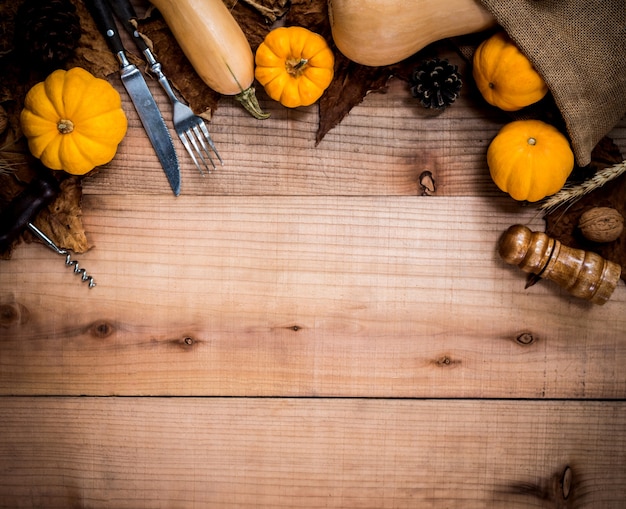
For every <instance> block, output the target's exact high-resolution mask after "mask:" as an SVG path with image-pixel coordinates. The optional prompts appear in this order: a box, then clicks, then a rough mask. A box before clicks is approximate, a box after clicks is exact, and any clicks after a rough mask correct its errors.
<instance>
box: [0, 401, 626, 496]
mask: <svg viewBox="0 0 626 509" xmlns="http://www.w3.org/2000/svg"><path fill="white" fill-rule="evenodd" d="M624 419H626V405H625V404H624V402H584V403H583V402H576V401H545V402H537V401H535V402H532V401H472V400H467V401H463V400H456V401H450V400H386V401H385V400H359V399H356V400H355V399H349V400H346V399H330V400H327V399H272V398H269V399H256V398H252V399H250V398H234V399H233V398H226V399H223V398H208V399H206V398H201V399H196V398H184V399H180V398H175V399H159V398H157V399H153V398H148V399H146V398H124V399H117V398H114V399H111V398H103V399H102V398H101V399H92V398H34V399H33V398H10V399H5V400H4V404H3V405H2V407H0V422H2V428H3V432H2V434H0V457H1V458H3V459H2V461H1V462H0V507H3V508H7V509H9V508H10V509H16V508H21V507H46V508H47V509H55V508H59V509H60V508H63V509H65V508H67V507H81V508H83V507H85V508H86V507H89V508H94V509H95V508H110V507H114V508H117V509H123V508H129V509H139V508H144V507H145V508H154V507H172V508H177V507H189V508H206V507H256V508H268V509H269V508H271V509H276V508H283V507H284V508H293V507H303V508H320V507H329V508H372V509H374V508H375V509H380V508H415V507H420V508H441V507H450V508H461V507H462V508H468V509H472V508H483V507H503V508H504V507H506V508H519V509H522V508H524V509H527V508H547V507H551V508H552V507H558V508H570V507H571V508H574V507H602V508H605V509H610V508H621V507H623V501H624V498H625V497H626V488H625V487H626V473H625V470H624V469H623V468H621V466H620V465H624V463H625V462H626V453H625V451H626V443H625V442H624V434H623V433H622V432H621V430H622V428H623V422H624Z"/></svg>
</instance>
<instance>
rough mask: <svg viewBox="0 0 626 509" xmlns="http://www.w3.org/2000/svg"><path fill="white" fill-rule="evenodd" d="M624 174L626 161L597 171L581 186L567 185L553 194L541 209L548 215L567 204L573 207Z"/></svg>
mask: <svg viewBox="0 0 626 509" xmlns="http://www.w3.org/2000/svg"><path fill="white" fill-rule="evenodd" d="M624 172H626V160H624V161H622V162H621V163H617V164H614V165H613V166H609V167H608V168H604V169H602V170H599V171H597V172H596V174H595V175H594V176H593V177H591V178H590V179H587V180H585V181H584V182H581V183H580V184H575V185H566V186H565V187H563V189H561V190H560V191H559V192H558V193H556V194H553V195H552V196H550V197H549V198H547V199H546V200H544V201H543V202H542V203H541V205H540V206H539V208H540V209H541V210H543V211H544V212H545V213H546V214H550V213H551V212H554V211H555V210H556V209H558V208H559V207H561V206H563V205H565V204H567V205H568V206H571V205H573V204H574V203H575V202H577V201H578V200H580V199H581V198H582V197H583V196H585V195H586V194H588V193H590V192H591V191H594V190H596V189H599V188H600V187H602V186H603V185H604V184H606V183H607V182H610V181H611V180H614V179H616V178H617V177H619V176H620V175H622V174H623V173H624Z"/></svg>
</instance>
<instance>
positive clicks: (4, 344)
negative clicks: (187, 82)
mask: <svg viewBox="0 0 626 509" xmlns="http://www.w3.org/2000/svg"><path fill="white" fill-rule="evenodd" d="M462 72H466V70H462ZM466 75H468V76H469V74H467V72H466ZM111 81H112V83H114V85H115V86H118V87H119V86H120V84H119V82H118V80H117V78H115V77H112V78H111ZM150 86H151V88H152V90H153V92H154V95H155V97H156V99H157V101H158V102H159V104H161V105H162V106H163V110H164V111H169V105H168V104H167V100H166V99H165V97H164V96H163V94H162V92H161V91H160V89H159V88H158V86H157V85H156V84H155V83H150ZM404 87H405V85H404V84H403V83H402V82H400V81H398V80H393V81H392V82H391V83H390V86H389V89H388V90H387V91H386V93H377V94H370V95H368V96H367V97H366V98H365V100H364V101H363V103H362V104H360V105H359V106H357V107H356V108H354V109H353V110H352V111H351V113H350V114H349V115H348V117H346V118H345V119H344V120H343V121H342V122H341V124H340V125H339V126H337V127H336V128H334V129H333V130H332V131H330V132H329V133H328V134H327V135H326V137H325V138H324V140H323V141H322V142H321V143H320V144H319V145H318V146H315V144H314V140H315V132H316V129H317V123H318V117H317V110H316V107H310V108H301V109H298V110H287V109H284V108H281V107H280V106H278V105H277V104H276V103H272V102H271V101H269V100H268V99H267V97H266V96H264V94H263V92H262V91H259V98H260V100H261V102H262V106H263V107H264V109H266V110H268V111H270V113H271V114H272V116H271V118H270V119H269V120H267V121H256V120H254V119H252V118H251V117H250V116H249V115H248V114H247V113H245V112H244V111H243V110H242V109H241V108H240V107H239V106H238V105H237V104H235V103H234V102H231V101H230V100H229V99H224V100H223V101H221V102H220V107H219V108H218V110H217V111H216V112H215V114H214V116H213V119H212V121H211V124H210V130H211V132H212V134H213V138H214V139H215V142H216V144H217V146H218V149H219V151H220V153H221V155H222V156H223V158H224V160H225V165H224V167H220V168H218V169H217V170H216V171H215V172H213V173H212V174H211V175H210V176H207V177H204V178H203V177H201V176H200V175H199V173H198V172H197V170H196V169H195V167H193V165H192V163H191V162H190V160H189V158H187V157H186V156H185V153H184V151H183V149H182V146H181V145H180V142H179V141H178V139H177V138H176V136H175V133H174V132H173V131H172V136H173V138H174V142H175V144H176V146H177V148H178V149H179V153H180V159H181V163H182V181H183V184H182V195H181V196H180V197H178V198H174V196H173V195H172V193H171V191H170V188H169V185H168V183H167V180H166V178H165V176H164V174H163V171H162V169H161V168H160V166H159V165H158V162H157V160H156V157H155V156H154V153H153V151H152V148H151V146H150V144H149V142H148V140H147V138H146V137H145V134H144V132H143V130H142V128H141V125H140V123H139V120H138V118H137V115H136V113H135V112H134V110H133V108H132V106H131V105H130V102H129V101H128V100H127V98H126V96H125V94H124V93H123V91H122V90H121V89H120V91H122V97H123V98H124V107H125V109H126V111H127V115H128V118H129V131H128V135H127V137H126V138H125V139H124V141H123V143H122V145H121V146H120V150H119V152H118V155H117V157H116V158H115V159H114V160H113V161H112V162H111V163H110V164H109V165H107V166H106V167H103V168H101V169H100V170H99V171H97V172H94V173H93V174H90V175H89V176H88V177H86V178H85V180H84V182H83V183H84V187H83V190H84V197H83V203H82V207H83V212H84V216H83V221H84V224H85V228H86V231H87V235H88V237H89V239H90V240H91V242H92V243H93V244H94V248H93V249H92V250H91V251H89V252H87V253H85V254H84V255H81V256H77V259H78V260H79V262H80V264H81V266H84V267H85V268H86V269H87V270H88V271H89V273H91V274H93V276H94V277H95V278H96V281H97V286H96V287H95V288H94V289H92V290H89V289H88V288H87V287H86V286H85V285H84V284H82V283H80V281H78V278H77V277H76V276H75V275H73V274H71V270H70V269H68V268H66V267H65V266H64V260H63V258H61V257H59V256H57V255H55V254H54V253H53V252H52V251H49V250H47V249H46V248H45V247H43V246H41V245H39V244H25V245H21V246H19V248H18V249H17V250H16V251H15V253H14V256H13V259H12V260H11V261H2V262H0V507H3V508H4V507H6V508H11V509H14V508H21V507H24V508H31V507H41V508H46V509H55V508H64V509H65V508H68V507H73V508H85V509H87V508H111V509H118V508H125V507H128V508H133V509H135V508H142V507H146V508H150V509H152V508H158V507H163V508H176V509H179V508H180V509H187V508H195V507H198V508H206V507H210V508H212V509H213V508H222V507H224V508H228V507H256V508H280V507H285V508H287V507H288V508H292V507H305V508H306V507H311V508H312V507H337V508H338V507H342V508H376V509H381V508H403V507H407V508H409V507H410V508H416V507H418V508H420V509H421V508H431V507H432V508H437V509H439V508H463V509H472V508H483V507H489V508H492V507H496V508H499V507H502V508H507V509H509V508H520V509H521V508H529V507H530V508H532V507H537V508H547V507H551V508H569V507H571V508H574V507H576V508H583V507H584V508H593V509H595V508H603V509H604V508H609V509H610V508H614V507H615V508H621V507H623V501H624V500H625V499H626V490H625V488H624V487H625V486H626V478H625V477H626V474H625V470H624V468H623V465H624V464H625V463H626V444H625V435H624V433H623V430H622V428H623V422H624V420H625V419H626V404H625V401H626V372H625V370H624V369H623V366H624V364H625V362H626V317H625V315H624V313H623V310H624V306H625V304H626V288H625V287H624V285H623V284H620V285H619V286H618V287H617V289H616V290H615V293H614V294H613V296H612V298H611V300H610V301H609V302H608V303H607V304H605V305H604V306H595V305H593V304H589V303H587V302H583V301H580V300H577V299H575V298H573V297H571V296H569V295H568V294H567V293H566V292H565V291H563V290H561V289H559V288H558V287H556V286H554V285H551V284H550V283H549V282H545V281H544V282H541V283H539V284H537V285H535V286H533V287H531V288H529V289H527V290H524V283H525V274H523V273H522V272H521V271H520V270H518V269H517V268H515V267H511V266H508V265H506V264H505V263H504V262H503V261H501V260H500V259H499V257H498V255H497V253H496V242H497V239H498V237H499V235H500V234H501V233H502V232H503V231H504V230H505V229H506V228H508V227H509V226H510V225H511V224H515V223H521V224H525V225H528V226H530V227H531V228H533V229H536V230H543V221H542V219H541V215H540V214H539V213H538V212H537V210H536V209H535V208H534V207H525V206H521V205H519V204H517V203H515V202H513V201H512V200H510V199H509V198H508V197H506V196H505V195H503V193H501V192H500V191H498V190H497V189H496V188H495V186H494V184H493V183H492V182H491V179H490V177H489V174H488V170H487V168H486V164H485V153H486V149H487V146H488V144H489V141H490V140H491V138H492V137H493V136H494V135H495V133H496V132H497V131H498V130H499V128H500V127H501V126H502V125H503V124H504V123H505V122H507V121H508V118H507V117H506V116H505V115H504V114H502V113H499V112H497V111H496V110H495V109H492V108H486V107H485V106H484V104H483V103H482V102H481V101H480V100H478V98H477V97H476V95H475V93H472V91H471V87H470V86H469V85H466V86H465V87H464V89H463V92H462V95H461V98H460V99H459V100H458V101H457V102H456V103H455V104H454V106H453V107H451V108H448V109H447V110H446V111H445V112H443V113H441V114H439V115H434V114H433V113H432V112H429V111H426V110H423V109H421V108H419V107H416V105H415V104H414V103H413V102H412V100H411V98H410V96H409V94H408V93H407V90H406V89H405V88H404ZM610 137H611V138H612V139H613V140H614V141H615V142H616V144H617V145H618V146H619V147H620V149H621V150H622V153H626V119H623V120H622V121H621V122H620V123H619V124H618V125H617V126H616V128H615V129H614V130H613V131H612V132H611V133H610ZM424 171H430V172H431V173H432V176H433V178H434V181H435V184H436V185H435V191H434V196H423V194H424V191H425V190H424V188H423V187H422V186H421V184H420V175H421V174H422V173H423V172H424Z"/></svg>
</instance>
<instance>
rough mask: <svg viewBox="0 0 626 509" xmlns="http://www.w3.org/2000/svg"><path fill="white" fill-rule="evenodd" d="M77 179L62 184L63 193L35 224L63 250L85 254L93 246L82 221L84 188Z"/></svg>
mask: <svg viewBox="0 0 626 509" xmlns="http://www.w3.org/2000/svg"><path fill="white" fill-rule="evenodd" d="M80 182H81V181H80V179H79V178H77V177H70V178H66V179H64V180H63V181H62V182H61V191H60V192H59V195H58V196H57V198H56V199H55V200H54V201H53V202H52V203H51V204H50V205H48V207H46V208H45V209H43V210H42V211H41V212H40V213H39V214H38V215H37V217H36V218H35V221H34V224H35V226H37V228H39V229H40V230H41V231H42V232H43V233H45V234H46V235H47V236H48V237H49V238H50V239H52V240H53V242H54V243H55V244H56V245H57V246H58V247H60V248H62V249H71V250H72V251H74V252H75V253H84V252H85V251H87V250H88V249H89V248H90V247H91V246H90V245H89V242H88V241H87V236H86V235H85V229H84V227H83V221H82V218H81V216H82V209H81V205H80V203H81V197H82V187H81V183H80Z"/></svg>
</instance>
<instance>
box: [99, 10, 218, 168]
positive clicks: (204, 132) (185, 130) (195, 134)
mask: <svg viewBox="0 0 626 509" xmlns="http://www.w3.org/2000/svg"><path fill="white" fill-rule="evenodd" d="M110 1H111V6H112V8H113V11H114V12H115V15H116V17H117V18H118V19H119V20H120V22H121V23H122V25H123V26H124V28H125V29H126V31H127V32H128V33H129V34H130V35H131V37H132V38H133V39H134V41H135V43H136V44H137V47H138V48H139V50H140V51H141V52H142V53H143V55H144V57H145V59H146V61H147V62H148V65H149V66H150V70H151V71H152V72H153V73H154V74H155V75H156V77H157V79H158V81H159V84H160V85H161V87H162V88H163V90H164V91H165V93H166V94H167V96H168V98H169V99H170V101H171V103H172V107H173V123H174V129H175V130H176V133H177V134H178V136H179V138H180V140H181V141H182V143H183V146H184V147H185V149H186V150H187V152H188V153H189V155H190V156H191V158H192V160H193V162H194V164H195V165H196V168H198V171H200V173H201V174H203V175H204V171H203V170H202V167H204V168H205V169H206V170H207V171H209V172H210V168H209V164H208V163H210V164H211V166H212V167H213V168H215V163H214V161H213V157H212V156H211V151H212V152H213V153H215V155H216V156H217V158H218V159H219V161H220V163H221V164H224V162H223V161H222V158H221V156H220V155H219V152H218V151H217V149H216V148H215V144H214V143H213V140H212V138H211V135H210V134H209V130H208V128H207V126H206V124H205V122H204V120H203V119H202V118H201V117H199V116H197V115H196V114H195V113H194V112H193V111H192V110H191V108H190V107H189V106H187V105H186V104H183V103H182V102H181V101H179V100H178V98H177V97H176V94H175V93H174V91H173V90H172V87H171V86H170V83H169V80H168V79H167V77H166V76H165V74H164V73H163V70H162V68H161V64H160V63H159V62H158V61H157V59H156V57H155V56H154V54H153V53H152V51H151V50H150V48H149V47H148V45H147V44H146V42H145V41H144V39H143V37H142V36H141V34H139V32H138V31H137V28H136V25H135V22H136V20H137V14H136V12H135V9H134V7H133V6H132V4H131V3H130V1H129V0H110ZM200 162H201V163H202V164H200Z"/></svg>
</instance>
